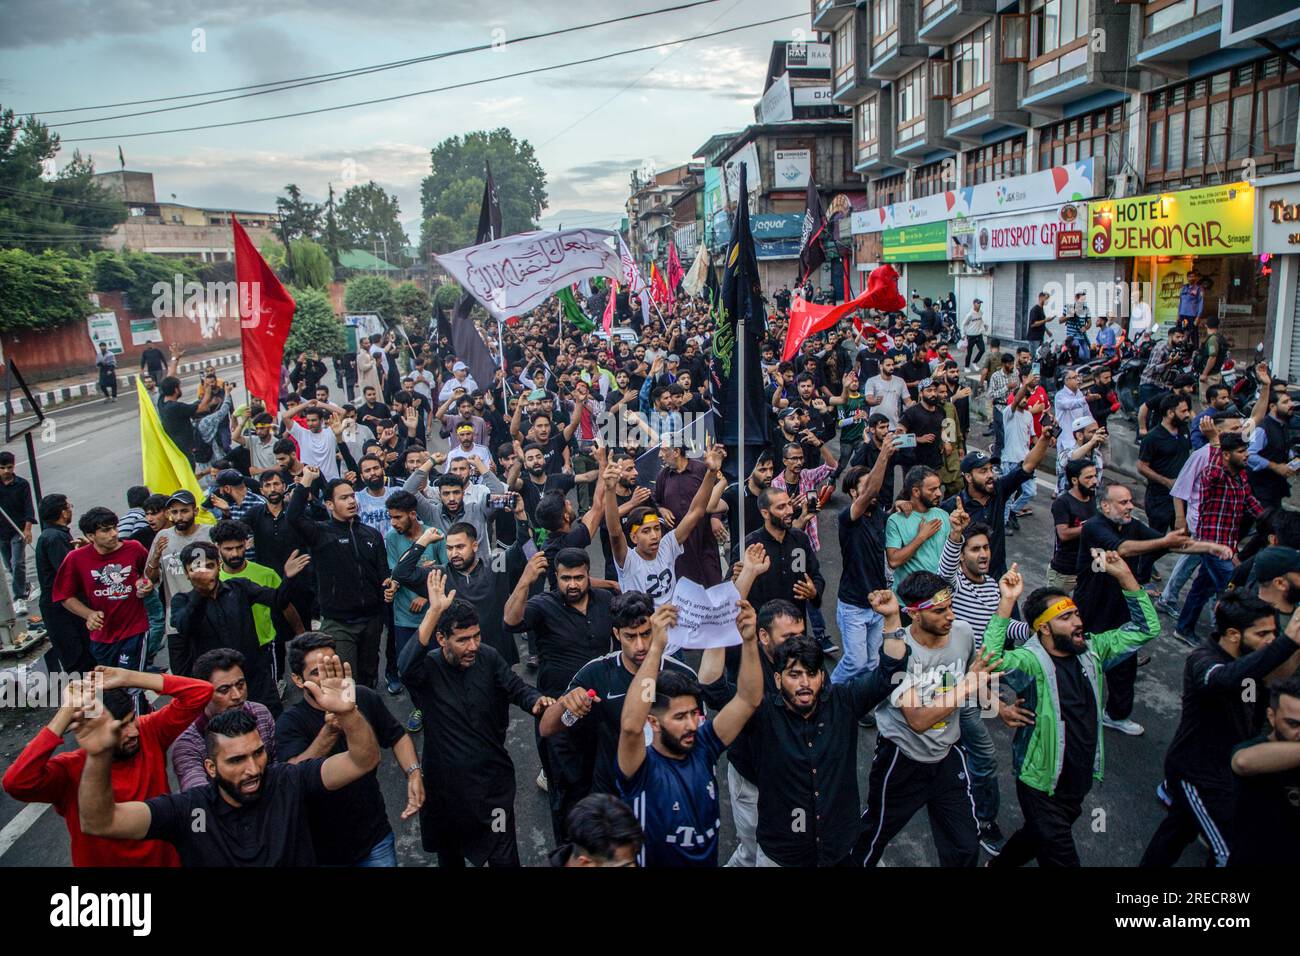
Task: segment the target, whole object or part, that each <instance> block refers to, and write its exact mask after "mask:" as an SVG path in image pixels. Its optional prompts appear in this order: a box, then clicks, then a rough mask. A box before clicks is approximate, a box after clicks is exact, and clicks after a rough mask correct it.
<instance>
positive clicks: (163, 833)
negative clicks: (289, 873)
mask: <svg viewBox="0 0 1300 956" xmlns="http://www.w3.org/2000/svg"><path fill="white" fill-rule="evenodd" d="M412 643H414V642H412ZM351 683H352V678H351V671H350V669H349V668H347V666H346V665H345V664H342V663H341V662H340V661H339V659H338V658H337V657H334V658H331V659H330V661H329V663H328V665H327V667H326V676H325V677H324V678H322V679H321V680H320V681H319V682H311V681H309V682H308V683H307V685H306V692H307V693H309V694H311V695H312V697H313V698H314V699H315V700H316V702H317V703H318V704H320V706H321V707H322V708H323V709H324V710H325V711H328V712H329V713H330V714H332V715H333V716H334V719H335V721H336V722H337V723H338V727H339V732H340V733H342V734H343V735H344V737H345V738H346V739H347V750H346V751H344V752H343V753H338V754H334V755H333V756H331V757H327V758H325V759H324V760H308V761H305V762H303V763H300V764H293V765H290V764H283V763H278V764H274V765H272V766H268V761H267V755H266V747H265V745H264V744H263V743H262V738H261V735H260V734H258V732H257V720H256V718H255V717H254V716H253V715H252V714H251V713H249V712H248V711H247V710H245V709H243V708H236V709H232V710H228V711H226V712H225V713H222V714H218V715H217V716H215V717H213V718H212V720H210V721H209V722H208V726H207V729H206V731H205V736H206V738H207V746H208V754H209V756H208V759H207V760H206V761H204V766H205V768H206V769H207V772H208V775H209V776H210V777H211V778H212V783H211V784H209V785H208V786H206V787H193V788H191V789H189V790H182V791H181V792H180V793H168V794H163V795H161V796H158V797H153V798H151V799H149V800H145V801H138V800H133V801H130V802H128V803H116V802H115V801H114V799H113V788H112V782H111V780H110V775H111V772H112V764H113V750H114V748H115V746H116V745H117V742H118V739H119V737H120V736H121V729H122V721H120V720H114V719H113V717H112V715H111V714H109V713H108V712H107V710H103V712H102V713H101V715H100V716H99V717H98V718H95V719H90V718H89V717H85V718H84V719H83V720H82V721H81V723H80V724H79V726H78V728H77V743H78V744H80V746H81V747H82V749H84V750H85V751H86V755H87V756H86V765H85V769H84V770H83V771H82V774H81V787H80V790H79V792H78V795H77V803H78V813H79V815H80V819H81V830H82V832H83V833H86V834H88V835H91V836H101V837H111V838H113V839H117V840H166V841H167V842H168V843H171V844H173V845H175V847H176V849H177V851H178V852H179V853H180V858H181V865H182V866H186V867H193V866H213V867H236V866H313V865H315V863H316V854H315V850H314V848H313V845H312V838H311V830H310V828H309V826H308V822H307V813H306V812H305V811H306V807H305V806H304V804H311V803H314V802H315V801H317V800H320V799H321V798H322V797H323V796H324V795H325V794H326V793H327V792H331V791H336V790H342V789H343V788H344V787H346V786H348V785H349V784H351V783H354V782H356V781H357V780H360V779H361V778H362V777H364V776H365V775H366V774H368V773H371V772H372V771H373V770H374V769H375V767H377V766H379V744H378V742H377V741H376V740H375V734H374V731H373V730H371V728H370V724H369V723H367V722H366V718H365V716H364V715H363V714H362V713H361V711H360V710H358V709H357V704H356V700H355V699H354V696H353V694H352V693H351V686H350V685H351ZM85 705H86V707H87V708H89V707H90V706H91V705H92V701H91V700H90V699H89V698H88V699H86V701H85ZM101 709H102V708H101ZM196 820H202V821H203V822H204V825H203V826H202V827H197V826H195V821H196Z"/></svg>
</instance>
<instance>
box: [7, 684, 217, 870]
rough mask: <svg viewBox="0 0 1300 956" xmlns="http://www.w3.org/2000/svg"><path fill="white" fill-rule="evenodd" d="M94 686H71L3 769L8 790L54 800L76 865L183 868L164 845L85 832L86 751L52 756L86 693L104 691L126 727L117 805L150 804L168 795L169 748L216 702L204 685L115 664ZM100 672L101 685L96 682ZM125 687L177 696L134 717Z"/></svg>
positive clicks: (115, 777)
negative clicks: (81, 793)
mask: <svg viewBox="0 0 1300 956" xmlns="http://www.w3.org/2000/svg"><path fill="white" fill-rule="evenodd" d="M95 673H96V675H97V676H96V678H95V679H94V680H93V681H84V682H83V681H73V682H72V684H70V685H69V686H68V687H67V689H66V690H65V691H64V695H63V706H62V707H60V708H59V709H58V711H56V712H55V714H54V718H53V719H52V720H51V721H50V722H49V723H48V724H46V725H45V726H44V727H42V728H41V731H40V733H38V734H37V735H36V736H35V738H33V739H32V742H31V743H29V744H28V745H27V746H26V747H24V748H23V752H22V753H21V754H19V756H18V759H17V760H16V761H14V763H13V765H12V766H10V768H9V769H8V770H6V771H5V775H4V780H3V781H2V784H3V786H4V790H5V792H6V793H7V794H9V796H11V797H13V798H14V799H15V800H22V801H23V802H25V803H50V804H53V805H54V809H55V810H57V811H58V813H59V815H60V816H61V817H63V819H64V822H65V823H66V824H67V826H68V836H69V837H70V838H71V841H72V865H73V866H180V857H179V856H177V854H176V848H175V847H173V846H172V845H171V844H170V843H166V842H164V841H162V840H134V841H123V840H111V839H108V838H106V837H95V836H86V835H85V834H84V833H82V832H81V821H80V816H79V814H78V810H77V792H78V790H79V788H80V786H81V772H82V769H83V768H84V767H85V765H86V752H85V751H84V750H81V749H77V750H69V751H65V752H64V753H61V754H55V753H54V751H55V750H57V749H58V748H59V747H60V746H61V745H62V744H63V736H64V734H66V733H67V731H68V728H69V727H71V726H72V723H73V721H74V719H75V718H76V716H77V712H78V710H79V709H80V708H81V706H82V705H83V703H85V702H86V701H83V699H82V698H83V696H86V698H87V700H88V699H89V695H90V694H91V693H93V692H94V691H95V690H97V689H98V688H99V687H100V686H102V687H103V706H104V707H105V708H106V709H107V710H108V712H109V713H111V714H112V715H113V717H114V718H115V719H117V720H122V721H125V723H124V724H123V725H122V738H121V741H120V742H119V743H118V745H117V747H116V749H115V750H114V751H113V771H112V781H113V796H114V797H115V798H116V799H117V800H118V801H119V802H122V801H126V800H147V799H149V798H150V797H156V796H159V795H161V794H164V793H168V792H170V791H169V788H168V786H167V749H168V748H169V747H171V745H172V743H173V742H174V741H175V740H176V738H177V737H179V736H180V735H181V733H182V732H183V731H184V730H185V728H186V727H188V726H189V725H190V724H191V723H193V722H194V719H195V718H196V717H197V716H198V715H199V714H200V713H202V712H203V708H204V707H206V706H207V704H208V701H209V700H210V699H211V698H212V685H211V684H210V683H208V682H207V681H205V680H194V679H192V678H189V677H174V676H172V675H163V674H146V673H142V672H140V671H128V670H121V669H120V668H116V667H97V668H95ZM99 675H102V678H103V683H102V685H100V683H99ZM128 689H135V690H137V691H141V690H152V691H154V692H155V693H159V694H164V695H166V696H169V697H171V698H172V700H171V702H170V703H169V704H168V705H167V706H166V707H163V708H162V709H161V710H158V711H155V712H154V713H152V714H146V715H145V716H143V717H137V716H136V715H135V710H134V708H133V707H132V706H131V696H130V694H128V693H127V690H128Z"/></svg>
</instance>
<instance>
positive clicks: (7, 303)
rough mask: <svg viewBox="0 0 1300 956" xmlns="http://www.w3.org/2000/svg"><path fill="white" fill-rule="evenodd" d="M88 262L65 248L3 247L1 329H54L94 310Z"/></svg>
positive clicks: (0, 258)
mask: <svg viewBox="0 0 1300 956" xmlns="http://www.w3.org/2000/svg"><path fill="white" fill-rule="evenodd" d="M90 273H91V270H90V269H89V268H87V263H86V262H85V261H84V260H78V259H75V258H73V257H72V256H70V255H69V254H68V253H66V252H44V253H42V254H40V255H34V254H32V253H30V252H27V251H25V250H23V249H0V332H22V331H27V330H33V329H52V328H56V327H57V326H60V325H65V324H67V323H68V322H77V321H80V320H82V319H84V318H85V317H86V316H88V315H90V313H91V312H93V311H94V307H93V306H92V305H91V304H90V293H91V288H90V285H91V283H90Z"/></svg>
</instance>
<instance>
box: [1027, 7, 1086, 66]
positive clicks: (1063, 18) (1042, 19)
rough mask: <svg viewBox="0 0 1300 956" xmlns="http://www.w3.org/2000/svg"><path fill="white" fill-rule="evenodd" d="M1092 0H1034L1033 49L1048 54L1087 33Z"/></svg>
mask: <svg viewBox="0 0 1300 956" xmlns="http://www.w3.org/2000/svg"><path fill="white" fill-rule="evenodd" d="M1088 13H1089V0H1033V4H1032V7H1031V19H1032V25H1031V36H1030V40H1031V42H1030V52H1031V54H1032V57H1033V58H1037V57H1040V56H1046V55H1047V54H1049V53H1052V52H1054V51H1056V50H1059V49H1061V48H1062V47H1065V46H1069V45H1070V44H1071V43H1073V42H1074V41H1075V40H1078V39H1079V38H1081V37H1083V36H1086V35H1087V33H1088Z"/></svg>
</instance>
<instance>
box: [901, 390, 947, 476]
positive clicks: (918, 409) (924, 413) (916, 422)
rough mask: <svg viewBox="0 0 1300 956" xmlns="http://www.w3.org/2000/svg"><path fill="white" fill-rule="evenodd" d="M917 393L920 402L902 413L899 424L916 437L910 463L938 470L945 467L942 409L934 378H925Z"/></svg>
mask: <svg viewBox="0 0 1300 956" xmlns="http://www.w3.org/2000/svg"><path fill="white" fill-rule="evenodd" d="M916 390H917V395H918V397H919V398H920V401H918V402H917V403H916V404H915V405H909V406H907V408H906V409H904V410H903V415H902V417H901V418H900V419H899V423H900V424H901V425H902V426H903V428H904V429H905V430H906V431H908V432H910V433H911V434H913V435H915V436H916V447H915V448H914V449H912V454H911V462H910V463H911V464H913V465H925V466H926V467H927V468H933V469H935V470H936V471H938V470H939V468H940V467H941V466H942V465H943V437H942V432H943V406H942V405H940V404H939V396H938V388H937V387H936V386H935V384H934V379H931V378H924V379H922V380H921V382H920V384H918V385H917V389H916Z"/></svg>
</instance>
